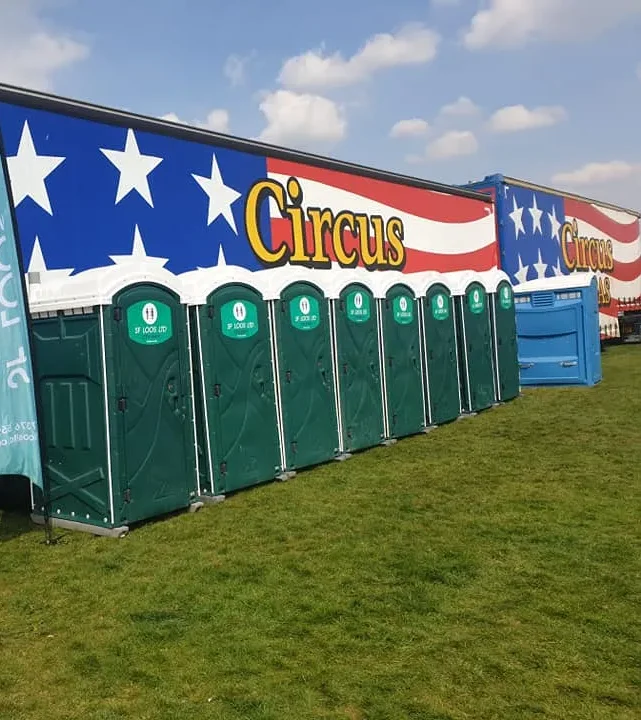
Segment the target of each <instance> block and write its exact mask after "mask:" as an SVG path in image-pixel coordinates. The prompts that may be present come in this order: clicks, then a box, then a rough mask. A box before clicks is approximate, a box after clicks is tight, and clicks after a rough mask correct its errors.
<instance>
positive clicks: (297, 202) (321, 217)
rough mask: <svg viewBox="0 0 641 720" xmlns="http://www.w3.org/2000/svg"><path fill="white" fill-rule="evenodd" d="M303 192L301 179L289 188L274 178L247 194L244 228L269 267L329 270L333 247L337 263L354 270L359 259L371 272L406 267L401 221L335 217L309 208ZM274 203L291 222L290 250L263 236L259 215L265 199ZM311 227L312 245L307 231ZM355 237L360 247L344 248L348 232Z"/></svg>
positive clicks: (328, 210) (344, 214) (344, 213)
mask: <svg viewBox="0 0 641 720" xmlns="http://www.w3.org/2000/svg"><path fill="white" fill-rule="evenodd" d="M303 195H304V193H303V188H302V187H301V183H300V181H299V180H298V178H295V177H290V178H289V179H288V180H287V187H286V188H285V187H284V186H283V185H281V183H279V182H277V181H276V180H259V181H258V182H256V183H255V184H254V185H253V186H252V187H251V189H250V190H249V192H248V194H247V199H246V202H245V228H246V231H247V238H248V240H249V244H250V247H251V249H252V251H253V253H254V254H255V255H256V257H257V258H258V259H259V260H260V261H261V262H262V263H263V264H265V265H268V266H277V265H284V264H285V263H287V262H290V263H291V264H298V265H305V266H308V267H309V266H311V267H317V268H321V267H324V268H329V267H331V258H330V255H329V251H330V243H331V247H332V248H333V252H334V255H335V256H336V259H337V261H338V263H339V264H340V265H341V266H343V267H355V266H356V265H358V263H359V260H360V261H361V262H362V263H363V265H365V267H366V268H368V269H369V270H376V269H389V268H395V269H402V268H403V267H404V266H405V262H406V250H405V245H404V239H405V228H404V227H403V221H402V220H401V219H400V218H398V217H390V218H388V219H387V221H385V219H384V218H383V217H382V216H380V215H367V214H365V213H354V212H353V211H352V210H341V211H340V212H338V213H337V214H336V215H334V211H333V210H332V209H331V208H324V209H321V208H320V207H308V208H307V209H305V206H304V202H303V201H304V197H303ZM270 199H273V201H274V202H275V203H276V206H277V207H278V210H279V212H280V214H281V216H282V217H283V218H286V219H288V220H289V223H290V233H291V235H290V238H291V249H290V244H289V242H288V241H285V240H282V241H281V243H279V245H278V247H273V248H270V247H269V243H266V242H265V239H264V238H263V237H262V235H261V230H260V215H261V211H262V209H263V204H264V202H265V201H269V200H270ZM307 221H309V224H310V226H311V242H312V245H313V247H308V242H307V235H306V228H307ZM346 230H349V231H350V232H351V234H352V235H353V236H354V239H355V242H356V246H355V247H354V248H352V249H351V250H348V249H347V248H346V247H345V237H344V236H345V231H346Z"/></svg>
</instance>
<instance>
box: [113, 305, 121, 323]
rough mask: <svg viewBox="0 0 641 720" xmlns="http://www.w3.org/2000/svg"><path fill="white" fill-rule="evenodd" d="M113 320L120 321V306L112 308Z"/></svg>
mask: <svg viewBox="0 0 641 720" xmlns="http://www.w3.org/2000/svg"><path fill="white" fill-rule="evenodd" d="M114 320H115V321H116V322H120V321H121V320H122V308H121V307H115V308H114Z"/></svg>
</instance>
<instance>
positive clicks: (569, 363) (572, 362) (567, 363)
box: [559, 360, 579, 367]
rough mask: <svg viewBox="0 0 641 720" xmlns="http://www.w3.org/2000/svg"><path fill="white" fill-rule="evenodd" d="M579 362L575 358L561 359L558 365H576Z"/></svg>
mask: <svg viewBox="0 0 641 720" xmlns="http://www.w3.org/2000/svg"><path fill="white" fill-rule="evenodd" d="M578 364H579V363H578V362H577V361H576V360H562V361H561V362H560V363H559V365H560V366H561V367H574V366H575V365H578Z"/></svg>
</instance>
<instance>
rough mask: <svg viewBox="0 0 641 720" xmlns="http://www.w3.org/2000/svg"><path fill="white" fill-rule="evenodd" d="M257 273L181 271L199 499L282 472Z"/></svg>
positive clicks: (263, 302) (264, 309)
mask: <svg viewBox="0 0 641 720" xmlns="http://www.w3.org/2000/svg"><path fill="white" fill-rule="evenodd" d="M261 278H262V276H261V273H252V272H250V271H248V270H245V269H244V268H240V267H233V266H224V267H213V268H207V269H201V270H197V271H193V272H188V273H184V274H183V275H181V276H180V279H181V281H182V283H183V286H184V288H185V291H186V292H188V293H189V305H190V309H189V318H190V326H191V338H192V357H193V367H194V386H195V397H196V420H197V422H196V429H197V436H198V453H199V463H198V466H199V473H200V489H201V493H202V498H203V499H204V500H209V499H215V500H218V499H221V496H224V495H226V494H228V493H230V492H234V491H236V490H240V489H242V488H246V487H249V486H252V485H257V484H259V483H262V482H266V481H269V480H273V479H274V478H275V477H277V476H278V475H279V474H280V472H281V470H282V467H281V449H280V444H281V443H280V434H279V424H278V413H277V409H276V392H275V382H274V374H273V363H272V340H271V325H270V320H269V312H268V307H267V301H266V300H265V299H264V297H263V293H264V290H263V288H262V287H261V282H260V280H261Z"/></svg>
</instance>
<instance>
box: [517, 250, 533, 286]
mask: <svg viewBox="0 0 641 720" xmlns="http://www.w3.org/2000/svg"><path fill="white" fill-rule="evenodd" d="M517 257H518V259H519V269H518V270H517V271H516V272H515V273H514V277H515V278H516V279H517V281H518V283H519V284H521V283H524V282H525V281H526V280H527V271H528V270H529V268H530V266H529V265H525V266H524V265H523V263H522V262H521V256H520V255H517Z"/></svg>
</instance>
